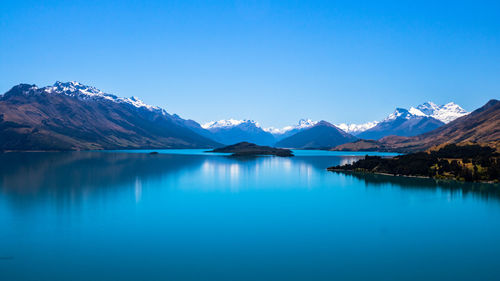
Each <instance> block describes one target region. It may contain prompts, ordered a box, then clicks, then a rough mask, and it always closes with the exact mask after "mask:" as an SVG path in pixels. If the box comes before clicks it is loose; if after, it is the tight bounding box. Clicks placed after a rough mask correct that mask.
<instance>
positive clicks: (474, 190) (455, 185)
mask: <svg viewBox="0 0 500 281" xmlns="http://www.w3.org/2000/svg"><path fill="white" fill-rule="evenodd" d="M335 173H341V174H344V175H346V176H352V177H354V178H356V179H358V180H363V181H364V182H365V183H366V186H372V187H380V186H382V185H387V184H391V185H393V186H397V187H400V188H408V189H438V188H439V189H442V190H447V191H450V192H457V193H461V194H463V195H467V194H472V195H479V196H481V197H482V198H496V199H500V185H499V184H487V183H471V182H457V181H451V180H450V181H447V180H435V179H428V178H410V177H400V176H389V175H380V174H371V173H358V172H335Z"/></svg>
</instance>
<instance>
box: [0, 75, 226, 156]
mask: <svg viewBox="0 0 500 281" xmlns="http://www.w3.org/2000/svg"><path fill="white" fill-rule="evenodd" d="M66 85H67V86H66ZM68 87H80V84H69V83H68V84H57V87H45V88H37V87H35V86H34V85H26V84H21V85H18V86H15V87H14V88H12V89H11V90H10V91H8V92H7V93H6V94H5V95H3V96H0V151H1V150H88V149H128V148H206V147H214V146H217V145H218V144H217V143H216V142H215V141H212V140H210V139H208V138H205V137H203V136H200V135H199V134H197V133H195V132H194V131H192V130H191V129H189V128H187V127H186V126H183V125H182V124H181V123H179V121H178V118H177V119H176V118H174V117H173V116H172V115H170V114H168V113H166V112H164V111H163V110H161V109H150V108H147V107H144V106H139V107H138V106H134V105H133V104H130V103H125V102H117V101H115V100H112V98H115V97H114V96H110V95H102V96H92V95H90V94H85V91H87V89H86V88H85V89H83V90H79V89H75V90H74V91H68V90H66V89H67V88H68ZM89 89H90V88H89ZM87 92H88V91H87ZM133 101H134V102H135V101H136V100H133Z"/></svg>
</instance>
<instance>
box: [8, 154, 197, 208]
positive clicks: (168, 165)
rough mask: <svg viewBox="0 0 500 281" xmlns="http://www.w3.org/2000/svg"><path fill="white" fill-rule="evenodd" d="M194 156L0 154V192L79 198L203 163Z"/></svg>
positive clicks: (16, 195)
mask: <svg viewBox="0 0 500 281" xmlns="http://www.w3.org/2000/svg"><path fill="white" fill-rule="evenodd" d="M202 162H203V158H200V157H197V156H193V155H169V154H159V155H149V154H141V153H105V152H54V153H5V154H0V165H1V169H0V192H1V193H3V194H8V195H11V196H13V197H18V199H22V200H23V201H24V200H27V199H29V198H33V199H35V198H37V197H40V196H44V195H45V196H50V197H57V200H59V199H64V198H67V199H69V198H71V200H72V201H78V200H75V199H78V198H80V197H82V196H87V195H90V194H92V193H102V192H109V191H111V190H112V189H113V188H115V187H119V186H123V185H131V186H133V185H137V184H138V183H140V181H141V180H146V179H150V178H152V177H153V178H155V177H156V178H158V177H160V176H162V175H165V174H169V173H177V172H181V171H182V170H184V169H191V168H193V167H196V166H199V165H201V164H202Z"/></svg>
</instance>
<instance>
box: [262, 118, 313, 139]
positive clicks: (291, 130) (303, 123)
mask: <svg viewBox="0 0 500 281" xmlns="http://www.w3.org/2000/svg"><path fill="white" fill-rule="evenodd" d="M316 124H318V121H313V120H311V119H305V118H304V119H300V120H299V122H298V123H297V125H293V126H286V127H283V128H281V129H279V128H274V127H269V128H265V129H264V131H266V132H269V133H271V134H273V135H274V137H275V138H276V141H279V140H281V139H284V138H286V137H289V136H291V135H294V134H296V133H298V132H300V131H302V130H304V129H307V128H311V127H313V126H314V125H316Z"/></svg>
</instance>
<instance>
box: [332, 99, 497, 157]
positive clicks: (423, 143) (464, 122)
mask: <svg viewBox="0 0 500 281" xmlns="http://www.w3.org/2000/svg"><path fill="white" fill-rule="evenodd" d="M447 143H456V144H467V143H480V144H485V145H490V146H493V147H496V148H497V149H499V147H500V101H498V100H495V99H493V100H490V101H489V102H488V103H486V104H485V105H484V106H482V107H481V108H479V109H477V110H475V111H473V112H472V113H471V114H469V115H466V116H463V117H460V118H458V119H456V120H454V121H452V122H450V123H448V124H446V125H444V126H442V127H439V128H437V129H435V130H432V131H430V132H428V133H425V134H421V135H418V136H414V137H399V136H388V137H385V138H382V139H380V140H379V141H377V142H366V141H364V142H357V143H356V142H355V143H349V144H344V145H341V146H337V147H335V148H334V150H361V149H367V150H381V151H398V152H414V151H423V150H427V149H429V148H432V147H435V146H440V145H443V144H447Z"/></svg>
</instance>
